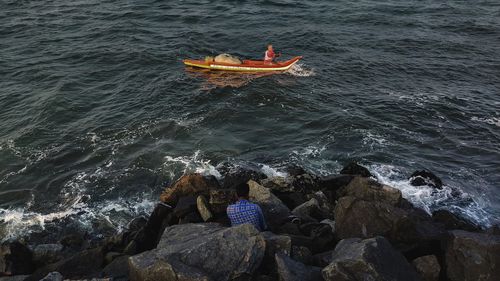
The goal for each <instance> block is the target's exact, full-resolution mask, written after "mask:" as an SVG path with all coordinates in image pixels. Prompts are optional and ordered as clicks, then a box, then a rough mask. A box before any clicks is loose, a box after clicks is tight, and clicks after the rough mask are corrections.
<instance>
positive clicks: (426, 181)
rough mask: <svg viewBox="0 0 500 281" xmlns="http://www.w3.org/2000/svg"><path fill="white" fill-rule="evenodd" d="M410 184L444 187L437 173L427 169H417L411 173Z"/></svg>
mask: <svg viewBox="0 0 500 281" xmlns="http://www.w3.org/2000/svg"><path fill="white" fill-rule="evenodd" d="M409 180H410V184H411V185H413V186H423V185H427V186H431V187H434V188H437V189H441V188H443V182H442V181H441V179H440V178H438V177H437V176H436V175H435V174H433V173H432V172H430V171H427V170H421V171H415V172H414V173H413V174H411V176H410V178H409Z"/></svg>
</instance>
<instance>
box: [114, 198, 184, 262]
mask: <svg viewBox="0 0 500 281" xmlns="http://www.w3.org/2000/svg"><path fill="white" fill-rule="evenodd" d="M174 223H177V220H176V216H174V215H173V212H172V208H170V207H169V206H167V205H165V204H163V203H160V204H158V205H156V207H155V208H154V210H153V212H152V213H151V215H150V216H149V219H148V222H147V223H146V225H145V226H144V227H143V228H141V229H140V230H139V231H137V232H133V233H130V234H129V235H128V236H127V237H126V238H127V239H126V240H125V241H123V244H125V246H124V250H123V252H124V253H126V254H128V255H135V254H137V253H141V252H144V251H147V250H151V249H153V248H155V247H156V245H157V244H158V241H159V240H160V237H161V234H162V233H163V230H164V229H165V227H167V226H169V225H172V224H174Z"/></svg>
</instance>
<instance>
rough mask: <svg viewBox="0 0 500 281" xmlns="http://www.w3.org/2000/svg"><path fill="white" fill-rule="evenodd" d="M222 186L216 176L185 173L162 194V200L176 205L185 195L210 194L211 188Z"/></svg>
mask: <svg viewBox="0 0 500 281" xmlns="http://www.w3.org/2000/svg"><path fill="white" fill-rule="evenodd" d="M217 188H220V185H219V182H218V181H217V179H216V178H215V177H214V176H204V175H201V174H189V175H184V176H182V177H181V178H180V179H178V180H177V181H176V182H175V183H174V184H173V185H172V186H170V187H168V188H166V189H165V190H164V191H163V192H162V194H161V195H160V200H161V201H162V202H164V203H167V204H169V205H171V206H175V205H176V204H177V202H178V200H179V199H180V198H181V197H184V196H198V195H200V194H204V195H207V196H208V192H209V190H210V189H217Z"/></svg>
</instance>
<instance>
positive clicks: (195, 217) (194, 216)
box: [179, 210, 204, 224]
mask: <svg viewBox="0 0 500 281" xmlns="http://www.w3.org/2000/svg"><path fill="white" fill-rule="evenodd" d="M200 222H204V221H203V218H202V217H201V215H200V213H199V212H198V211H197V210H196V211H192V212H190V213H189V214H186V215H185V216H183V217H182V218H180V219H179V224H186V223H200Z"/></svg>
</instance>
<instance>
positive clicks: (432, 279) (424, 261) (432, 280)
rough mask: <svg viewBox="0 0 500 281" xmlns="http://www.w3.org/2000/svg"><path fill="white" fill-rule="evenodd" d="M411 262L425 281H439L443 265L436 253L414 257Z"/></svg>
mask: <svg viewBox="0 0 500 281" xmlns="http://www.w3.org/2000/svg"><path fill="white" fill-rule="evenodd" d="M411 264H412V265H413V267H414V268H415V270H416V271H417V273H418V274H419V275H420V277H421V278H422V280H423V281H438V280H439V273H440V272H441V266H440V265H439V262H438V259H437V258H436V256H434V255H428V256H423V257H419V258H416V259H414V260H413V261H412V262H411Z"/></svg>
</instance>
